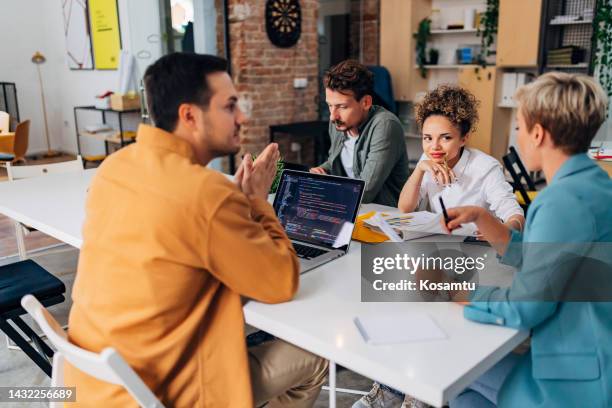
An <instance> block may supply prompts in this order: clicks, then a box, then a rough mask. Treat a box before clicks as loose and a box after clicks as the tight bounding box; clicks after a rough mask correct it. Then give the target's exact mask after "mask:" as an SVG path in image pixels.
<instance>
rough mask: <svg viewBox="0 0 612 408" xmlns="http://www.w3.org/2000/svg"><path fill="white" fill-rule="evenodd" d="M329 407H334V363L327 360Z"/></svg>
mask: <svg viewBox="0 0 612 408" xmlns="http://www.w3.org/2000/svg"><path fill="white" fill-rule="evenodd" d="M327 376H328V378H329V408H336V363H335V362H334V361H331V360H330V361H329V374H328V375H327Z"/></svg>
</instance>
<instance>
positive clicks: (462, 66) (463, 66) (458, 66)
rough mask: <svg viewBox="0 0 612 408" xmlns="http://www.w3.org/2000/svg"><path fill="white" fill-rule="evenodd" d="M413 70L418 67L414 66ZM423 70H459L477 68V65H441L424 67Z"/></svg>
mask: <svg viewBox="0 0 612 408" xmlns="http://www.w3.org/2000/svg"><path fill="white" fill-rule="evenodd" d="M414 67H415V68H418V67H419V66H418V65H415V66H414ZM424 67H425V68H427V69H460V68H477V67H479V65H475V64H450V65H445V64H441V65H424Z"/></svg>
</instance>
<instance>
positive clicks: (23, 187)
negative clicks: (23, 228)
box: [0, 169, 95, 248]
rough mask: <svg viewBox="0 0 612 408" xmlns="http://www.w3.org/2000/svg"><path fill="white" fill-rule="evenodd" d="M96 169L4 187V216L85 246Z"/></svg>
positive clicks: (0, 186)
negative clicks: (87, 206) (87, 204)
mask: <svg viewBox="0 0 612 408" xmlns="http://www.w3.org/2000/svg"><path fill="white" fill-rule="evenodd" d="M94 174H95V169H88V170H84V171H82V172H75V173H63V174H50V175H47V176H44V177H36V178H30V179H24V180H17V181H13V182H8V181H7V182H2V183H0V214H4V215H6V216H7V217H10V218H12V219H14V220H17V221H19V222H21V223H23V224H26V225H29V226H31V227H33V228H36V229H37V230H39V231H41V232H44V233H45V234H47V235H50V236H52V237H53V238H56V239H58V240H60V241H62V242H65V243H67V244H69V245H72V246H73V247H76V248H80V247H81V244H82V243H83V238H82V234H81V228H82V226H83V221H84V220H85V198H86V196H87V188H88V186H89V183H90V181H91V178H92V177H93V175H94Z"/></svg>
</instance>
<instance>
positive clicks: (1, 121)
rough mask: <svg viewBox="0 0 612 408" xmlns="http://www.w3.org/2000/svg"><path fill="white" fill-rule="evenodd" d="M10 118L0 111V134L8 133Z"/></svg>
mask: <svg viewBox="0 0 612 408" xmlns="http://www.w3.org/2000/svg"><path fill="white" fill-rule="evenodd" d="M9 119H10V116H9V114H8V113H6V112H3V111H0V133H8V131H9V123H10V121H9Z"/></svg>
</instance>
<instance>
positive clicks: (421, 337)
mask: <svg viewBox="0 0 612 408" xmlns="http://www.w3.org/2000/svg"><path fill="white" fill-rule="evenodd" d="M353 321H354V322H355V326H356V327H357V330H359V333H361V336H362V337H363V339H364V341H365V342H366V343H368V344H372V345H385V344H399V343H412V342H418V341H429V340H441V339H445V338H446V337H447V336H446V334H445V333H444V332H443V331H442V329H440V327H439V326H438V324H437V323H436V322H435V321H434V320H433V319H432V318H431V317H430V316H429V315H427V314H425V313H413V314H410V315H398V316H388V315H387V316H371V315H370V316H357V317H355V319H354V320H353Z"/></svg>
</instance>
